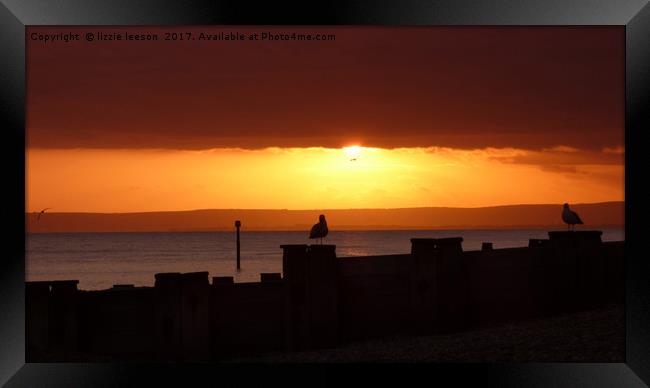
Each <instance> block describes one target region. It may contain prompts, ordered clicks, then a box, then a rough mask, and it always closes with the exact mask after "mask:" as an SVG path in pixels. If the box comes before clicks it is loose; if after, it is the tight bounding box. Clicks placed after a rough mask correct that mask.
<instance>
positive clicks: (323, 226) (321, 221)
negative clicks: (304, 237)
mask: <svg viewBox="0 0 650 388" xmlns="http://www.w3.org/2000/svg"><path fill="white" fill-rule="evenodd" d="M327 232H328V230H327V221H325V216H324V215H323V214H321V215H320V216H318V223H317V224H314V226H312V227H311V232H309V238H319V237H320V243H321V245H323V237H325V236H327Z"/></svg>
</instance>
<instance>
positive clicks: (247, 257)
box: [25, 228, 625, 290]
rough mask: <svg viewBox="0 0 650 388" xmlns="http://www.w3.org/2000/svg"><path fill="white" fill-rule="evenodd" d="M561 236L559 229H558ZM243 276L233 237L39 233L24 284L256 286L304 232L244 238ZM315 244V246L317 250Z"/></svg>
mask: <svg viewBox="0 0 650 388" xmlns="http://www.w3.org/2000/svg"><path fill="white" fill-rule="evenodd" d="M558 230H561V229H558ZM599 230H602V231H603V236H602V238H603V241H622V240H625V232H624V229H623V228H605V229H599ZM548 231H549V230H548V229H523V230H521V229H518V230H502V229H499V230H492V229H490V230H390V231H387V230H381V231H379V230H376V231H330V234H329V235H328V236H327V238H325V239H324V241H323V243H324V244H336V254H337V256H338V257H351V256H367V255H385V254H400V253H409V252H410V250H411V242H410V239H411V238H426V237H430V238H442V237H462V238H463V243H462V245H463V250H465V251H470V250H479V249H481V244H482V243H483V242H491V243H492V244H493V247H494V249H499V248H511V247H524V246H528V239H531V238H538V239H541V238H548ZM240 239H241V261H240V263H241V269H240V270H239V271H238V270H237V268H236V238H235V233H234V232H181V233H179V232H168V233H167V232H159V233H158V232H157V233H37V234H28V235H27V236H26V252H25V267H26V268H25V269H26V279H27V281H37V280H79V288H80V289H84V290H98V289H107V288H111V287H112V286H113V285H115V284H132V285H134V286H136V287H137V286H153V284H154V280H155V279H154V275H155V274H156V273H160V272H198V271H208V272H209V276H210V278H211V277H213V276H233V277H234V279H235V282H255V281H259V280H260V273H263V272H278V273H281V272H282V249H281V248H280V245H283V244H310V243H314V240H309V239H308V237H307V234H306V233H305V232H294V231H292V232H242V233H241V237H240ZM316 243H318V242H316Z"/></svg>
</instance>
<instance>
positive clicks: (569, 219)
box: [562, 203, 583, 230]
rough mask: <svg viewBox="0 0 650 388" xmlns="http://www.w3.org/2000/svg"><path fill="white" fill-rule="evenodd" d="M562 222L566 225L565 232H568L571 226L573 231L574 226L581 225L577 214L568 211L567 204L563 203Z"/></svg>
mask: <svg viewBox="0 0 650 388" xmlns="http://www.w3.org/2000/svg"><path fill="white" fill-rule="evenodd" d="M562 221H564V222H565V223H566V224H567V230H569V229H570V228H571V227H572V226H573V227H574V230H575V225H576V224H580V225H582V224H583V222H582V220H581V219H580V216H579V215H578V213H576V212H574V211H573V210H571V209H569V204H568V203H565V204H564V206H563V207H562Z"/></svg>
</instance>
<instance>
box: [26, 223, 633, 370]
mask: <svg viewBox="0 0 650 388" xmlns="http://www.w3.org/2000/svg"><path fill="white" fill-rule="evenodd" d="M601 234H602V233H601V232H600V231H579V232H549V239H545V240H531V241H530V242H529V246H528V247H522V248H508V249H483V250H480V251H467V252H465V251H463V250H462V246H461V243H462V238H460V237H457V238H443V239H411V252H410V253H406V254H399V255H383V256H364V257H349V258H339V257H337V256H336V246H334V245H282V246H281V248H282V249H283V262H282V266H283V276H281V275H280V274H261V279H260V282H253V283H234V282H233V279H232V278H231V277H214V278H212V282H211V283H210V282H209V279H208V273H207V272H195V273H159V274H156V275H155V279H156V281H155V286H154V287H133V286H129V285H116V286H114V287H113V288H111V289H108V290H101V291H84V290H79V289H77V284H78V282H77V281H76V280H70V281H49V282H48V281H46V282H26V297H27V298H26V323H27V326H26V329H27V360H28V362H38V361H54V360H68V361H74V360H79V361H83V360H91V361H92V360H99V361H101V360H173V361H204V360H214V359H222V358H226V357H232V356H238V355H249V354H258V353H263V352H268V351H281V350H301V349H314V348H323V347H336V346H338V345H341V344H344V343H346V342H350V341H356V340H362V339H368V338H376V337H382V336H388V335H394V334H413V335H419V334H432V333H450V332H457V331H463V330H467V329H473V328H480V327H484V326H487V325H490V324H493V323H497V322H504V321H513V320H517V319H523V318H531V317H540V316H550V315H557V314H561V313H565V312H573V311H580V310H585V309H591V308H597V307H600V306H605V305H608V304H622V303H623V297H624V284H623V282H624V266H623V248H624V242H622V241H620V242H602V241H601Z"/></svg>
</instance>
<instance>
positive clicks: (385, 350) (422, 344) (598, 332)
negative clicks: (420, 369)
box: [229, 306, 625, 362]
mask: <svg viewBox="0 0 650 388" xmlns="http://www.w3.org/2000/svg"><path fill="white" fill-rule="evenodd" d="M624 359H625V314H624V309H623V307H622V306H616V307H610V308H606V309H601V310H594V311H585V312H580V313H574V314H567V315H563V316H558V317H553V318H544V319H534V320H527V321H520V322H517V323H511V324H503V325H499V326H495V327H492V328H489V329H484V330H478V331H472V332H465V333H459V334H451V335H437V336H427V337H411V338H407V337H394V338H390V339H381V340H372V341H368V342H362V343H354V344H349V345H347V346H344V347H341V348H337V349H325V350H318V351H305V352H295V353H277V354H268V355H266V356H261V357H254V358H237V359H232V360H229V361H231V362H445V361H447V362H553V361H555V362H624Z"/></svg>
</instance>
